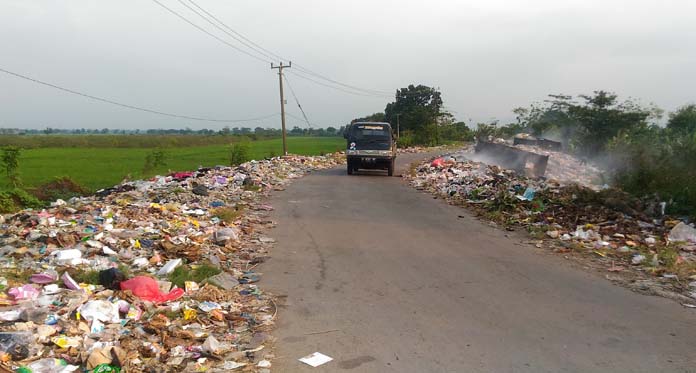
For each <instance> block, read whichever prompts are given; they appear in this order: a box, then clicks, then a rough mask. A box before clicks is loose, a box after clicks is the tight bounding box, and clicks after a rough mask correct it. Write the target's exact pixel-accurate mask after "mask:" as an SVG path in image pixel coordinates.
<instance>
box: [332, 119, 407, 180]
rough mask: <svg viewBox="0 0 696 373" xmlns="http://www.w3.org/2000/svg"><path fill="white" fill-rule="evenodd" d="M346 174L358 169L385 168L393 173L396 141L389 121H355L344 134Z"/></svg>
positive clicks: (389, 172) (390, 173) (389, 173)
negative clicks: (346, 162) (345, 142)
mask: <svg viewBox="0 0 696 373" xmlns="http://www.w3.org/2000/svg"><path fill="white" fill-rule="evenodd" d="M344 137H345V138H346V140H347V144H346V146H347V148H346V158H347V161H348V165H347V171H348V175H352V174H353V173H354V172H356V171H358V170H359V169H372V170H375V169H377V170H386V171H387V174H388V175H389V176H392V175H393V174H394V162H395V161H396V142H395V141H394V135H393V133H392V128H391V125H390V124H389V123H384V122H356V123H353V124H351V125H350V126H349V127H348V128H347V129H346V132H345V134H344Z"/></svg>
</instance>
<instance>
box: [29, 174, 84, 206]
mask: <svg viewBox="0 0 696 373" xmlns="http://www.w3.org/2000/svg"><path fill="white" fill-rule="evenodd" d="M31 193H32V194H33V195H34V196H35V197H36V198H38V199H40V200H42V201H55V200H57V199H63V200H68V199H70V198H73V197H79V196H84V195H87V194H89V190H87V188H85V187H83V186H82V185H80V184H78V183H77V182H75V181H74V180H73V179H71V178H69V177H67V176H62V177H56V178H55V179H53V180H52V181H49V182H47V183H44V184H41V185H39V186H37V187H36V188H34V189H32V190H31Z"/></svg>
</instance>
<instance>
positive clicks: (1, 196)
mask: <svg viewBox="0 0 696 373" xmlns="http://www.w3.org/2000/svg"><path fill="white" fill-rule="evenodd" d="M42 206H43V203H42V202H41V201H39V200H38V199H37V198H36V197H34V196H32V195H31V194H29V193H27V192H26V191H25V190H23V189H19V188H14V189H10V190H3V191H0V212H14V211H17V210H19V209H23V208H39V207H42Z"/></svg>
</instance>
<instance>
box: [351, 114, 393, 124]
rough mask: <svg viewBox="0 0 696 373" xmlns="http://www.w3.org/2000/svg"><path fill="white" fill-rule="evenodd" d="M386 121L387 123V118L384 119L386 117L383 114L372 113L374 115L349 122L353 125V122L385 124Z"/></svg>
mask: <svg viewBox="0 0 696 373" xmlns="http://www.w3.org/2000/svg"><path fill="white" fill-rule="evenodd" d="M386 121H387V117H386V115H384V113H374V114H370V115H368V116H365V117H362V118H355V119H353V120H352V121H350V122H351V123H355V122H386Z"/></svg>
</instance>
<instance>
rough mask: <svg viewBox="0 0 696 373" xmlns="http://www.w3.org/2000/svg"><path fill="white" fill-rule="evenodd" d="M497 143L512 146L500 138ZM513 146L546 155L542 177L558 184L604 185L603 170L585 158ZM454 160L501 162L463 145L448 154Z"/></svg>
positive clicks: (536, 148) (600, 187) (595, 186)
mask: <svg viewBox="0 0 696 373" xmlns="http://www.w3.org/2000/svg"><path fill="white" fill-rule="evenodd" d="M498 140H499V141H498V142H497V143H499V144H505V145H508V146H512V145H510V144H508V143H507V142H504V140H502V139H498ZM514 148H517V149H521V150H524V151H526V152H530V153H535V154H539V155H542V156H548V163H547V165H546V169H545V173H544V177H545V178H546V179H548V180H553V181H556V182H558V183H560V184H563V185H567V184H579V185H582V186H584V187H587V188H591V189H594V190H600V189H602V188H605V187H606V183H605V176H604V171H603V170H602V169H600V168H599V167H597V166H596V165H593V164H591V163H590V162H588V161H587V160H583V159H578V158H576V157H574V156H572V155H570V154H567V153H563V152H560V151H553V150H546V149H543V148H542V147H539V146H531V145H515V146H514ZM449 156H450V157H452V158H454V159H456V160H467V159H468V160H473V161H479V162H485V163H488V164H493V165H498V166H500V165H501V164H502V162H499V159H496V157H493V156H490V153H489V154H486V155H481V154H476V153H475V152H474V148H473V147H471V146H468V147H465V148H463V149H461V150H459V151H457V152H455V153H452V154H450V155H449Z"/></svg>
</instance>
